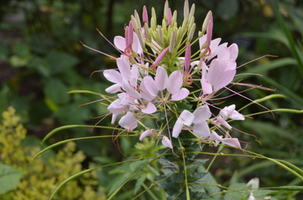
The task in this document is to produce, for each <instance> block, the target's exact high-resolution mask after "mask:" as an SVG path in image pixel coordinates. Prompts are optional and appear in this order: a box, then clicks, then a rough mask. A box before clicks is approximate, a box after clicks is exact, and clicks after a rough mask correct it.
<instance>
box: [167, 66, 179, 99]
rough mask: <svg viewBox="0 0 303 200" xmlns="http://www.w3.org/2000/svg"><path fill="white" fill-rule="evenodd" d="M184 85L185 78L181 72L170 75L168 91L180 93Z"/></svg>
mask: <svg viewBox="0 0 303 200" xmlns="http://www.w3.org/2000/svg"><path fill="white" fill-rule="evenodd" d="M182 84H183V76H182V73H181V72H180V71H174V72H173V73H171V74H170V76H169V78H168V81H167V90H168V91H169V92H170V93H171V94H174V93H176V92H178V91H179V90H180V88H181V86H182Z"/></svg>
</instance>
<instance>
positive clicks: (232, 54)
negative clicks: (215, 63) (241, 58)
mask: <svg viewBox="0 0 303 200" xmlns="http://www.w3.org/2000/svg"><path fill="white" fill-rule="evenodd" d="M228 49H229V51H230V59H232V60H236V59H237V57H238V53H239V47H238V45H237V44H235V43H233V44H232V45H230V46H229V47H228Z"/></svg>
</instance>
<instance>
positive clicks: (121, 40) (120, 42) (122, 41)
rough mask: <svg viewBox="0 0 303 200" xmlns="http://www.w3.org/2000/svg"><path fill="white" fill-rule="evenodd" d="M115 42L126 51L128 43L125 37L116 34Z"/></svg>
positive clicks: (120, 48)
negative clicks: (126, 43)
mask: <svg viewBox="0 0 303 200" xmlns="http://www.w3.org/2000/svg"><path fill="white" fill-rule="evenodd" d="M114 44H115V46H116V47H117V48H118V49H119V50H121V51H123V52H124V50H125V48H126V45H125V38H124V37H122V36H116V37H115V38H114Z"/></svg>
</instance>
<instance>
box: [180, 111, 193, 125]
mask: <svg viewBox="0 0 303 200" xmlns="http://www.w3.org/2000/svg"><path fill="white" fill-rule="evenodd" d="M194 118H195V116H194V115H193V114H192V113H191V112H189V111H188V110H183V111H182V113H181V114H180V116H179V118H178V120H177V121H179V122H181V123H183V124H184V125H186V126H190V125H191V124H192V123H193V120H194Z"/></svg>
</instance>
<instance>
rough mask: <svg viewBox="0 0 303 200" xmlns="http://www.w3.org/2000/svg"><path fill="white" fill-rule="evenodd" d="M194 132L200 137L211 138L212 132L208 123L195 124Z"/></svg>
mask: <svg viewBox="0 0 303 200" xmlns="http://www.w3.org/2000/svg"><path fill="white" fill-rule="evenodd" d="M193 132H194V134H196V135H197V136H199V137H209V136H210V130H209V127H208V124H207V122H206V121H204V122H202V123H199V124H195V125H194V127H193Z"/></svg>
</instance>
